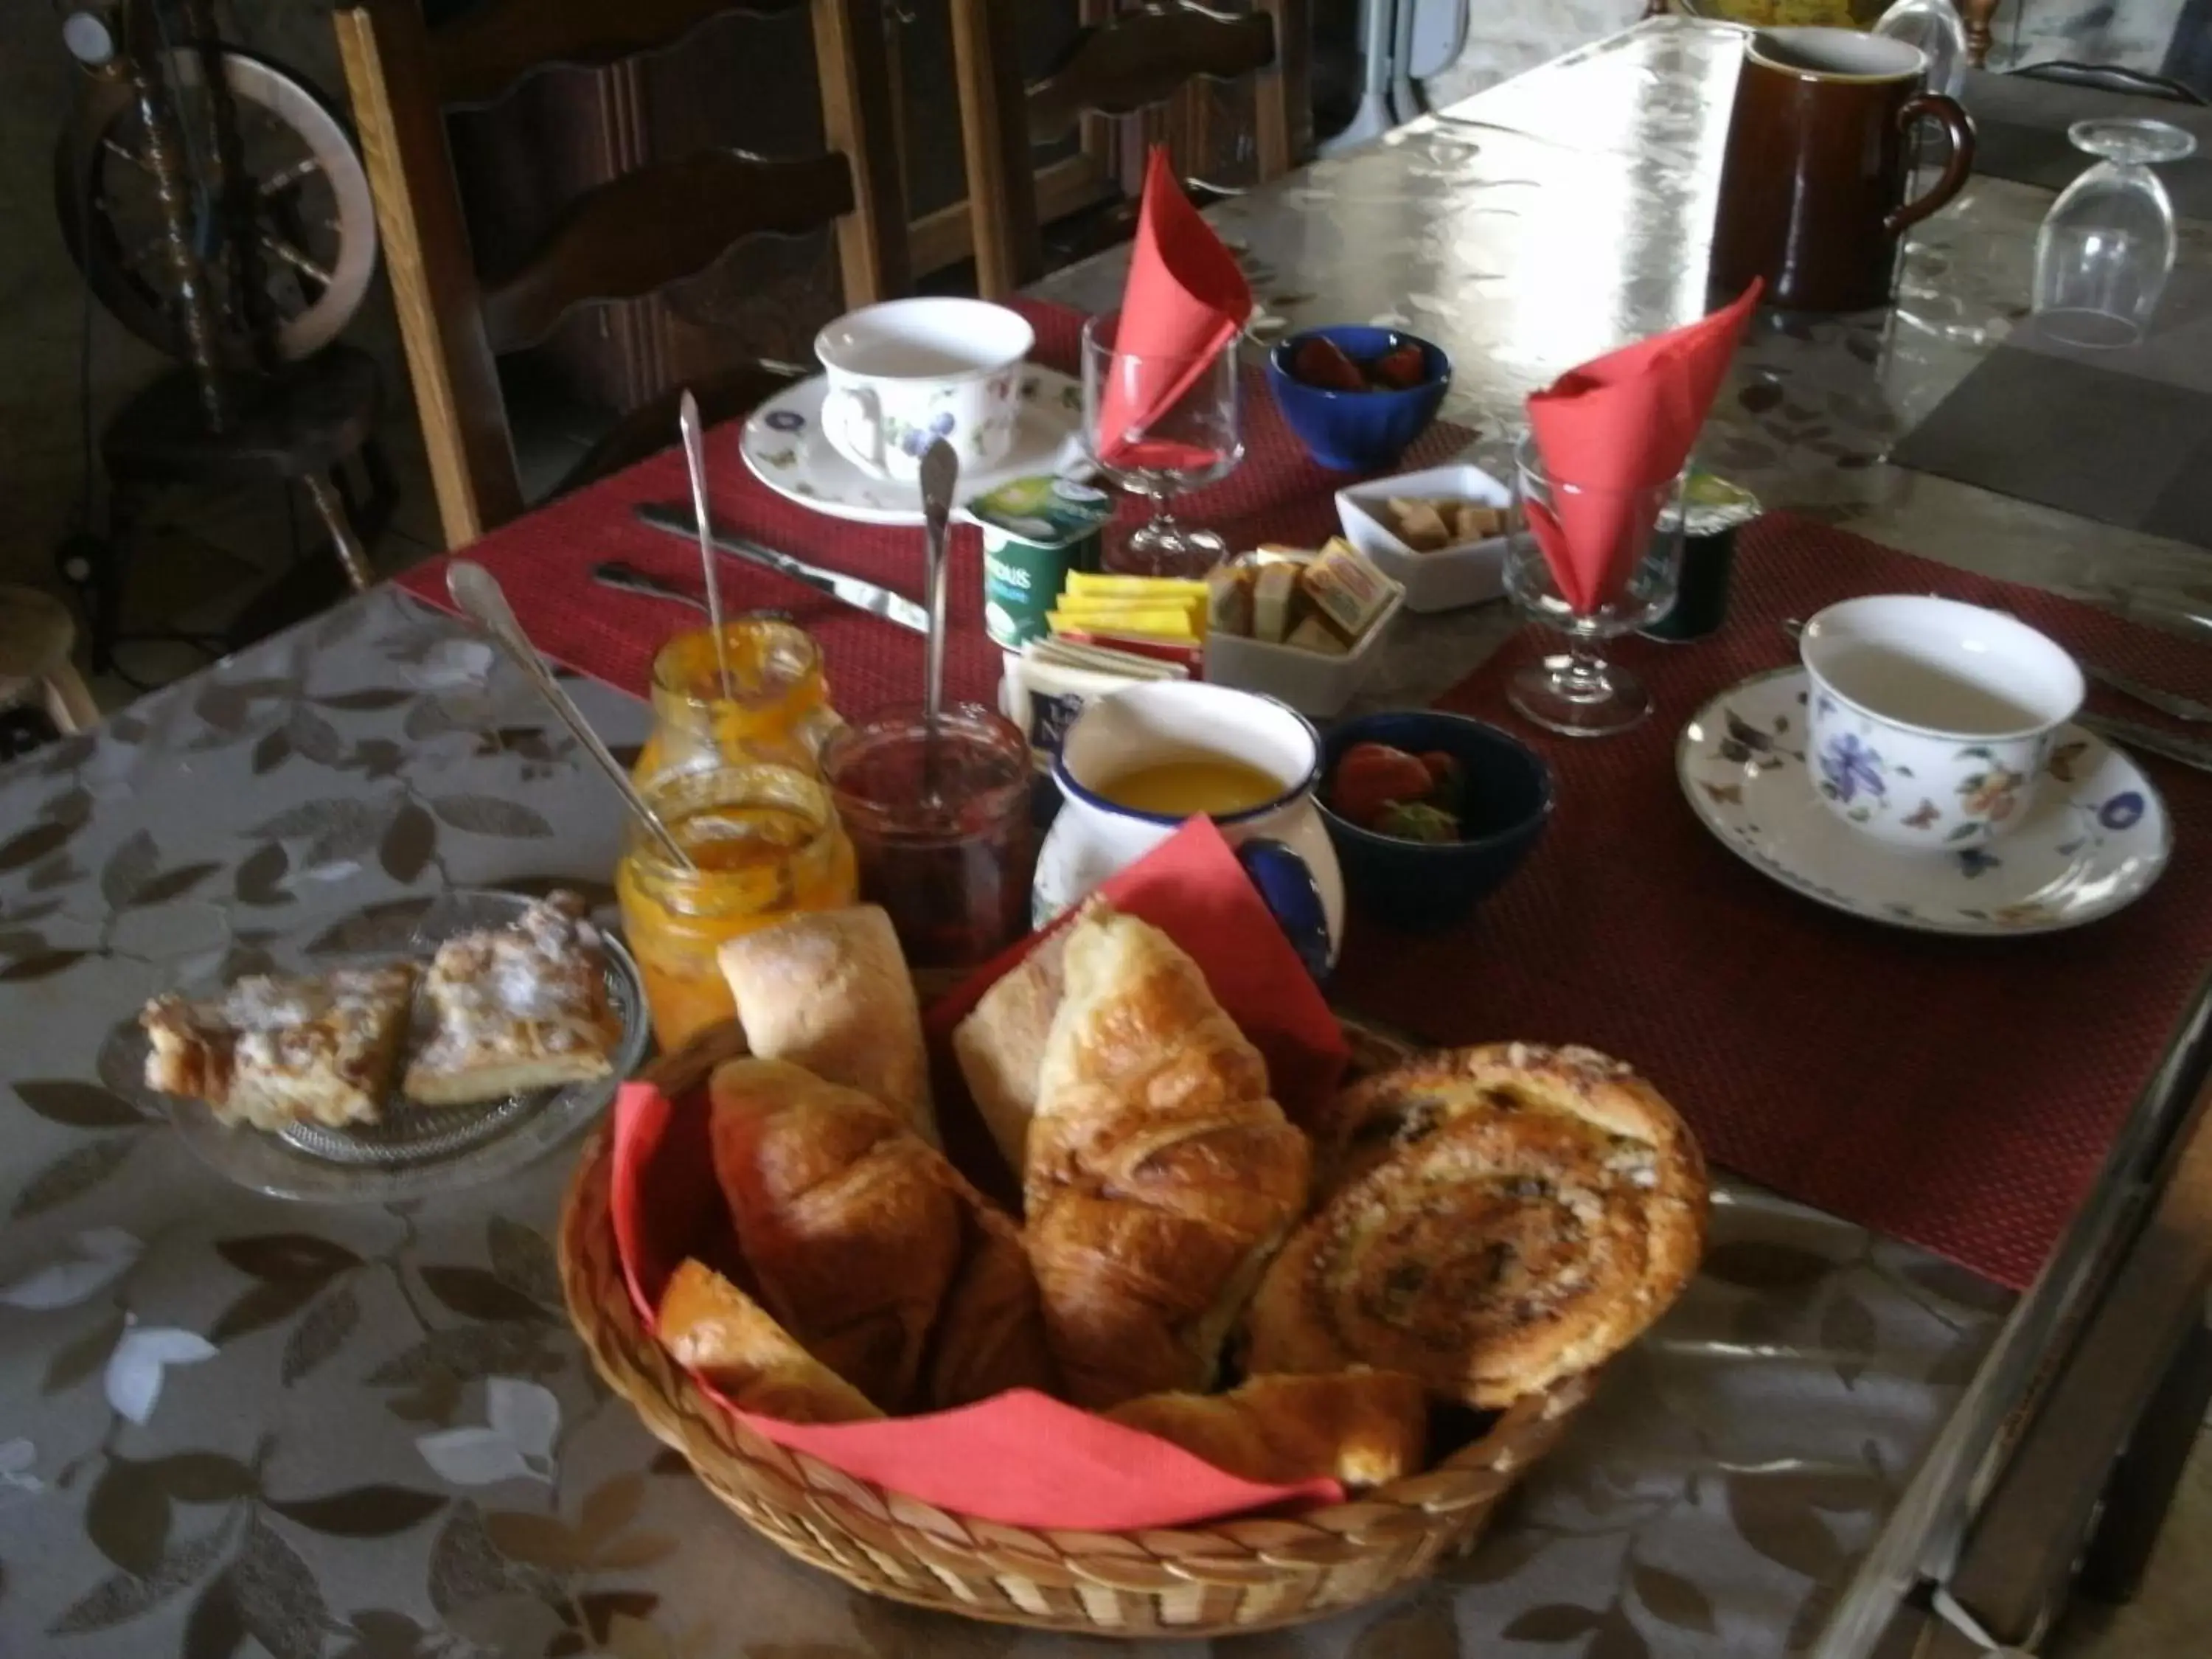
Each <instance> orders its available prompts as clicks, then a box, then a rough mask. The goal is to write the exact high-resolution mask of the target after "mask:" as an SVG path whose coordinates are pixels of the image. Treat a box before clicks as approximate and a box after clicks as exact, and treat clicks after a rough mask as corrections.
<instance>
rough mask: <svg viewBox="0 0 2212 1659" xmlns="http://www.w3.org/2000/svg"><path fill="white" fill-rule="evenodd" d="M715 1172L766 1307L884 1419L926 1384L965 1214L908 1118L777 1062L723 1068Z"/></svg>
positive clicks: (718, 1076)
mask: <svg viewBox="0 0 2212 1659" xmlns="http://www.w3.org/2000/svg"><path fill="white" fill-rule="evenodd" d="M709 1092H710V1094H711V1096H712V1098H713V1102H714V1115H713V1119H712V1135H713V1141H714V1173H715V1176H716V1178H717V1179H718V1180H719V1181H720V1183H721V1188H722V1191H723V1194H724V1195H725V1196H726V1198H727V1200H728V1201H729V1206H730V1212H731V1215H732V1218H733V1219H734V1220H735V1221H736V1223H737V1231H738V1245H739V1247H740V1248H741V1249H743V1250H744V1255H745V1260H746V1261H747V1262H748V1263H750V1266H751V1267H752V1270H753V1273H754V1274H755V1275H756V1276H757V1278H758V1279H759V1281H760V1286H761V1299H762V1300H763V1302H764V1303H765V1304H767V1305H768V1308H769V1310H770V1311H771V1312H772V1313H774V1314H775V1316H776V1317H777V1318H778V1319H779V1320H781V1322H783V1325H784V1327H785V1328H786V1329H787V1330H789V1331H790V1333H791V1334H793V1336H795V1337H797V1338H798V1339H799V1341H800V1342H801V1343H802V1344H804V1345H805V1348H806V1351H807V1352H809V1353H811V1354H812V1355H813V1356H814V1357H815V1358H817V1359H819V1360H821V1361H822V1362H823V1364H826V1365H828V1366H829V1368H830V1369H831V1370H834V1371H836V1373H837V1374H838V1375H839V1376H842V1377H843V1378H844V1379H845V1380H846V1381H847V1382H848V1383H852V1384H853V1385H854V1387H855V1388H857V1389H860V1392H861V1393H863V1394H865V1395H867V1397H868V1398H869V1399H870V1400H872V1401H874V1402H875V1403H876V1404H877V1405H878V1406H879V1407H883V1408H884V1410H886V1411H896V1410H898V1409H899V1408H900V1407H902V1406H903V1405H904V1404H905V1403H906V1401H907V1400H908V1396H909V1395H911V1394H912V1393H913V1392H914V1388H915V1381H916V1379H917V1378H918V1377H919V1376H920V1375H921V1364H922V1352H923V1347H924V1345H925V1343H926V1341H927V1337H928V1334H929V1328H930V1325H931V1323H932V1322H933V1320H934V1319H935V1317H936V1315H937V1311H938V1309H939V1305H940V1304H942V1303H943V1302H944V1300H945V1291H946V1290H947V1289H948V1288H949V1287H950V1286H951V1284H952V1281H953V1275H954V1273H955V1270H956V1269H957V1267H959V1265H960V1259H961V1254H962V1248H963V1237H962V1226H963V1216H962V1213H961V1210H962V1206H961V1203H960V1200H959V1197H958V1195H957V1193H956V1192H955V1191H954V1190H953V1189H952V1188H951V1186H950V1185H949V1184H948V1183H947V1182H946V1181H945V1178H944V1175H943V1173H942V1169H941V1166H942V1164H943V1160H942V1159H941V1158H939V1156H938V1154H937V1153H936V1152H933V1151H932V1150H931V1149H930V1148H929V1146H927V1145H925V1144H924V1143H923V1141H922V1140H921V1138H920V1137H919V1136H917V1135H915V1133H913V1132H912V1131H911V1130H910V1129H909V1128H908V1127H907V1125H906V1123H905V1121H904V1120H903V1119H902V1118H901V1117H900V1116H899V1115H898V1114H897V1113H896V1112H895V1111H893V1110H892V1109H890V1108H889V1107H886V1106H882V1105H878V1103H876V1102H874V1101H872V1100H871V1099H869V1098H868V1097H866V1095H863V1094H861V1093H860V1092H859V1091H856V1090H853V1089H846V1088H841V1087H839V1086H838V1085H836V1084H834V1083H824V1082H823V1081H822V1080H821V1079H819V1078H817V1077H816V1076H814V1075H813V1074H812V1073H810V1072H805V1071H802V1070H800V1069H799V1067H798V1066H791V1065H787V1064H785V1063H784V1062H783V1061H781V1060H753V1059H746V1060H730V1061H727V1062H726V1063H725V1064H723V1065H721V1066H717V1067H716V1068H715V1071H714V1079H713V1081H712V1083H711V1084H710V1085H709Z"/></svg>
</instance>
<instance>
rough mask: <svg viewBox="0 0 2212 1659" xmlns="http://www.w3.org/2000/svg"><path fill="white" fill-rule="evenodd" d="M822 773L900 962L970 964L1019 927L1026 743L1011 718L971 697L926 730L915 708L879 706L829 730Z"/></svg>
mask: <svg viewBox="0 0 2212 1659" xmlns="http://www.w3.org/2000/svg"><path fill="white" fill-rule="evenodd" d="M822 774H823V778H824V779H825V780H826V781H827V782H828V783H829V793H830V796H831V798H832V799H834V800H835V801H836V805H837V816H838V817H840V818H841V819H842V820H843V822H844V825H845V833H846V834H847V835H848V836H850V837H851V838H852V842H853V850H854V854H856V855H857V857H858V858H859V860H860V896H861V897H862V898H864V899H866V900H868V901H870V902H873V903H876V904H880V905H882V906H883V907H884V910H886V911H887V912H889V913H890V919H891V926H892V927H894V928H896V930H897V933H898V937H899V943H900V945H902V946H903V947H904V949H905V951H906V958H907V964H908V967H910V968H915V969H962V968H972V967H975V966H976V965H978V964H979V963H984V962H987V961H988V960H989V959H990V958H991V957H994V956H995V955H997V954H998V952H999V951H1000V950H1002V949H1003V948H1005V946H1006V945H1009V944H1011V943H1012V941H1013V940H1015V939H1018V938H1019V937H1020V936H1021V935H1022V934H1023V933H1026V932H1027V931H1028V929H1029V914H1030V873H1031V870H1032V867H1033V866H1034V865H1035V863H1036V834H1035V831H1034V830H1033V829H1032V828H1031V826H1030V750H1029V744H1028V743H1027V741H1026V740H1024V738H1023V736H1022V734H1021V732H1019V731H1018V729H1016V727H1015V726H1013V725H1012V723H1011V722H1009V721H1007V720H1004V719H1002V718H1001V717H1000V716H999V715H997V714H993V713H992V712H991V711H990V710H989V709H987V708H980V707H978V706H976V705H975V704H972V703H963V704H961V705H959V706H957V707H956V708H948V709H946V710H945V711H944V713H943V714H940V715H939V719H938V723H937V726H936V729H935V731H934V732H932V731H931V730H930V728H929V727H928V726H927V723H926V722H925V721H924V720H923V718H922V715H921V713H920V712H919V711H918V710H911V711H902V712H899V713H896V714H880V715H878V716H876V717H875V718H874V719H872V720H866V721H864V722H862V723H861V724H860V725H857V726H845V727H843V728H842V729H841V730H839V731H837V732H834V733H832V734H831V736H830V738H829V742H828V743H827V744H824V745H823V750H822Z"/></svg>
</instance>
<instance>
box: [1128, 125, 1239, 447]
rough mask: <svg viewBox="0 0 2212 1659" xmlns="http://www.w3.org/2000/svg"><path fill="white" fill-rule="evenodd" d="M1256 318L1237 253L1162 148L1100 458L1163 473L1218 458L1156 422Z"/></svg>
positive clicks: (1135, 257)
mask: <svg viewBox="0 0 2212 1659" xmlns="http://www.w3.org/2000/svg"><path fill="white" fill-rule="evenodd" d="M1251 314H1252V289H1251V287H1250V285H1249V283H1246V282H1245V280H1244V273H1243V271H1242V270H1239V269H1238V268H1237V258H1236V256H1235V255H1234V254H1232V253H1231V252H1230V251H1229V250H1228V248H1226V247H1225V246H1223V245H1222V240H1221V239H1220V238H1219V237H1218V236H1217V235H1215V234H1213V227H1212V226H1211V225H1209V224H1207V223H1206V221H1205V220H1204V219H1203V218H1201V217H1200V216H1199V211H1198V210H1197V209H1196V208H1195V207H1194V206H1192V205H1191V201H1190V198H1189V197H1188V196H1185V195H1184V194H1183V193H1182V186H1181V185H1178V184H1176V179H1175V170H1174V168H1173V167H1171V166H1170V163H1169V161H1168V153H1167V150H1166V149H1165V148H1164V146H1158V145H1156V146H1154V147H1153V149H1152V159H1151V161H1149V162H1147V163H1146V168H1145V192H1144V198H1143V204H1142V205H1141V207H1140V208H1139V214H1138V218H1137V240H1136V241H1135V243H1134V245H1133V246H1132V247H1131V249H1130V253H1129V277H1128V282H1127V284H1126V285H1125V286H1124V287H1123V289H1122V290H1121V318H1120V320H1119V321H1118V322H1117V323H1116V324H1115V335H1114V362H1113V366H1112V368H1111V370H1110V371H1109V375H1108V379H1107V383H1106V386H1105V387H1104V389H1103V392H1102V393H1101V396H1100V398H1099V410H1098V454H1099V459H1101V460H1103V461H1106V462H1108V463H1109V464H1113V465H1130V466H1137V465H1144V466H1153V467H1158V468H1161V469H1163V470H1172V469H1176V468H1179V467H1187V466H1199V465H1209V464H1211V463H1212V461H1213V459H1215V457H1214V455H1213V453H1212V451H1206V452H1204V453H1197V452H1195V451H1194V447H1193V446H1191V445H1188V444H1182V443H1178V442H1176V441H1173V440H1171V439H1148V438H1147V437H1146V428H1148V427H1150V426H1151V425H1152V423H1153V422H1155V421H1158V419H1159V418H1160V417H1161V416H1163V415H1164V414H1166V413H1167V412H1168V411H1169V410H1171V409H1173V408H1174V407H1175V406H1176V403H1177V402H1179V401H1180V400H1181V399H1182V395H1183V394H1184V393H1185V392H1188V391H1189V390H1190V388H1191V386H1193V385H1194V383H1195V382H1196V381H1197V380H1198V378H1199V376H1200V375H1201V374H1205V373H1206V368H1208V366H1209V365H1211V364H1212V362H1213V360H1214V358H1215V357H1217V356H1219V355H1220V353H1221V352H1222V351H1223V350H1224V349H1225V348H1226V347H1227V346H1228V345H1229V343H1230V342H1231V341H1232V340H1234V339H1235V338H1236V337H1237V331H1238V330H1239V329H1241V328H1243V326H1244V319H1246V318H1248V317H1249V316H1250V315H1251Z"/></svg>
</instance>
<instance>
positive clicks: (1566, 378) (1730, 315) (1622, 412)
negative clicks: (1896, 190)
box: [1526, 280, 1764, 613]
mask: <svg viewBox="0 0 2212 1659" xmlns="http://www.w3.org/2000/svg"><path fill="white" fill-rule="evenodd" d="M1763 286H1764V284H1763V283H1760V282H1759V281H1756V280H1754V281H1753V283H1752V285H1751V286H1750V287H1749V288H1747V289H1745V290H1744V291H1743V294H1742V295H1741V297H1740V298H1738V299H1737V300H1736V301H1735V302H1734V303H1733V304H1731V305H1729V306H1726V307H1723V308H1722V309H1721V310H1719V311H1716V312H1714V313H1712V314H1711V316H1709V317H1702V318H1700V319H1698V320H1697V321H1696V322H1694V323H1689V324H1686V325H1683V326H1682V327H1680V328H1677V329H1673V330H1670V331H1668V332H1667V333H1665V334H1656V335H1654V336H1652V337H1651V338H1650V339H1648V340H1639V341H1638V342H1637V343H1635V344H1634V345H1630V346H1623V347H1622V348H1621V349H1620V350H1618V351H1611V352H1607V354H1606V355H1605V356H1602V357H1598V358H1595V359H1593V360H1592V361H1591V362H1587V363H1584V364H1583V366H1582V367H1581V368H1571V369H1569V370H1568V371H1567V372H1566V373H1565V374H1562V375H1561V376H1559V379H1558V380H1554V381H1553V383H1552V384H1551V385H1550V386H1547V387H1546V388H1545V389H1544V390H1543V391H1541V392H1532V393H1531V394H1530V395H1529V398H1528V421H1529V424H1530V425H1531V426H1532V427H1533V428H1534V429H1535V434H1536V448H1537V451H1538V453H1540V454H1541V456H1542V457H1543V461H1544V471H1545V475H1546V476H1547V477H1549V478H1550V479H1551V480H1552V481H1553V483H1555V484H1559V483H1564V484H1576V485H1579V486H1581V492H1587V493H1580V492H1577V491H1571V490H1559V491H1556V492H1555V493H1554V495H1553V500H1552V508H1551V510H1550V511H1549V512H1547V511H1546V510H1545V508H1544V507H1543V505H1542V504H1541V503H1540V502H1536V501H1529V502H1528V503H1527V504H1526V505H1527V507H1528V529H1529V532H1530V533H1531V534H1532V535H1534V537H1535V538H1536V544H1537V545H1538V546H1539V547H1541V549H1542V550H1543V552H1544V562H1545V563H1546V564H1547V565H1548V566H1549V567H1550V568H1551V571H1552V579H1553V580H1554V581H1556V582H1557V583H1559V593H1560V596H1561V597H1562V598H1564V599H1565V600H1566V602H1567V603H1568V604H1569V605H1572V606H1573V607H1574V608H1575V610H1576V611H1577V612H1579V613H1587V612H1589V611H1594V610H1595V609H1596V608H1597V607H1598V606H1599V605H1602V604H1604V603H1605V602H1606V601H1607V600H1608V599H1613V598H1614V597H1616V596H1617V595H1619V594H1620V592H1621V590H1622V589H1623V588H1625V587H1626V586H1627V585H1628V580H1629V578H1630V577H1631V576H1632V574H1634V572H1635V569H1636V562H1637V561H1638V559H1639V558H1641V557H1642V556H1643V554H1644V545H1645V544H1646V542H1647V541H1648V540H1649V538H1650V532H1651V526H1652V525H1653V523H1654V522H1655V521H1656V506H1655V504H1654V503H1652V502H1651V501H1650V498H1649V497H1648V496H1645V497H1644V498H1643V499H1641V500H1639V499H1638V495H1637V493H1636V492H1639V491H1646V490H1650V489H1656V487H1657V486H1659V485H1662V484H1664V483H1667V481H1668V480H1669V479H1670V478H1672V477H1674V475H1675V474H1676V473H1678V472H1680V471H1681V470H1682V463H1683V462H1685V461H1686V460H1687V459H1689V457H1690V450H1691V447H1692V446H1693V445H1694V444H1696V442H1697V441H1698V433H1699V428H1702V427H1703V426H1704V425H1705V416H1706V414H1707V412H1708V411H1709V410H1711V408H1712V406H1713V398H1714V397H1715V396H1716V395H1717V393H1718V392H1719V391H1720V386H1721V380H1722V377H1723V376H1724V375H1725V374H1727V373H1728V366H1729V358H1730V357H1732V356H1735V347H1736V341H1737V340H1738V339H1739V338H1741V336H1742V333H1743V328H1744V324H1745V323H1746V322H1747V320H1748V319H1749V318H1750V316H1751V313H1752V308H1753V307H1754V306H1756V305H1757V304H1758V303H1759V292H1760V289H1762V287H1763Z"/></svg>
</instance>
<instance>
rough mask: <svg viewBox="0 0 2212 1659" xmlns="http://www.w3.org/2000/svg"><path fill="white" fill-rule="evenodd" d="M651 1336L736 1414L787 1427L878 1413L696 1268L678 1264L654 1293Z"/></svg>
mask: <svg viewBox="0 0 2212 1659" xmlns="http://www.w3.org/2000/svg"><path fill="white" fill-rule="evenodd" d="M653 1334H655V1335H656V1336H658V1337H659V1340H660V1346H662V1347H664V1348H665V1349H667V1350H668V1352H669V1355H670V1357H671V1358H673V1359H674V1360H675V1361H676V1363H677V1364H679V1365H684V1366H688V1367H689V1368H690V1369H691V1370H695V1371H697V1372H698V1373H699V1374H700V1375H701V1376H704V1377H705V1378H706V1379H707V1381H708V1382H709V1383H713V1384H714V1386H715V1387H716V1388H717V1389H720V1390H721V1391H722V1393H723V1394H725V1395H727V1396H728V1397H729V1400H730V1402H731V1403H732V1405H734V1406H736V1407H738V1409H739V1410H741V1411H749V1412H758V1413H760V1414H761V1415H762V1416H763V1417H779V1418H781V1419H783V1420H784V1421H785V1422H787V1423H858V1422H861V1421H864V1420H866V1419H869V1418H876V1417H881V1416H882V1415H883V1413H881V1412H879V1411H878V1410H877V1409H876V1408H875V1407H873V1406H872V1405H870V1404H869V1403H868V1401H867V1400H866V1398H865V1397H864V1396H863V1395H861V1393H860V1390H859V1389H855V1388H854V1386H853V1385H852V1384H851V1383H848V1382H846V1381H845V1379H844V1378H843V1377H842V1376H838V1375H837V1374H836V1372H835V1371H833V1370H830V1369H829V1367H828V1366H826V1365H824V1364H823V1363H822V1362H821V1361H820V1360H818V1359H817V1358H814V1356H813V1355H812V1354H810V1353H809V1352H806V1350H805V1349H804V1348H802V1347H800V1346H799V1344H798V1343H797V1342H795V1341H793V1340H792V1337H791V1334H790V1333H789V1332H788V1331H787V1330H785V1329H784V1328H783V1327H782V1326H781V1325H779V1324H777V1323H776V1322H775V1320H773V1319H771V1318H770V1317H769V1313H768V1310H766V1309H765V1308H763V1307H762V1306H761V1305H760V1304H758V1303H757V1302H756V1301H754V1300H753V1299H752V1297H749V1296H747V1295H746V1294H745V1293H744V1291H741V1290H739V1289H738V1287H737V1286H736V1285H732V1283H730V1281H729V1280H728V1279H725V1278H723V1277H722V1275H721V1274H720V1273H716V1272H715V1271H714V1269H713V1268H712V1267H707V1266H706V1265H704V1264H703V1263H702V1262H698V1261H685V1262H684V1265H683V1266H682V1267H678V1269H677V1270H676V1271H675V1273H672V1274H671V1275H670V1277H669V1280H668V1287H667V1288H666V1289H665V1290H664V1291H662V1292H661V1293H660V1312H659V1319H658V1320H657V1321H656V1322H655V1324H654V1329H653Z"/></svg>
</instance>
